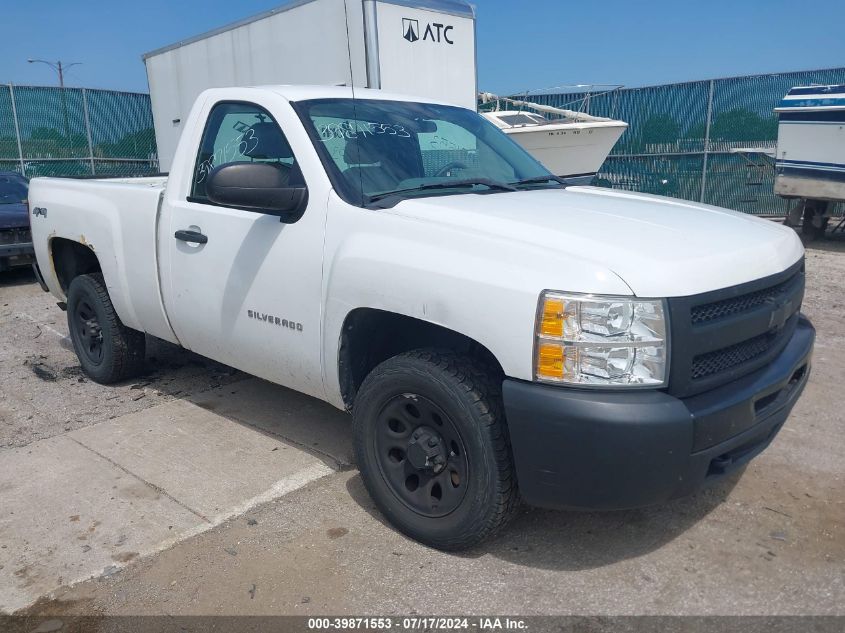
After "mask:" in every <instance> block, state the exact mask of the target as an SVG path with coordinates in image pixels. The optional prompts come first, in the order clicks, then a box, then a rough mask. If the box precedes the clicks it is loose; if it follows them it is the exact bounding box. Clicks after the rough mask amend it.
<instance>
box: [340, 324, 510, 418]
mask: <svg viewBox="0 0 845 633" xmlns="http://www.w3.org/2000/svg"><path fill="white" fill-rule="evenodd" d="M420 348H443V349H449V350H452V351H456V352H459V353H461V354H465V355H467V356H469V357H471V358H474V359H476V360H478V362H480V363H482V364H484V365H486V366H488V367H490V368H491V371H493V372H494V373H495V374H496V375H497V376H498V377H499V378H501V379H504V375H505V373H504V370H503V368H502V365H501V363H500V362H499V360H498V359H497V358H496V356H495V355H494V354H493V352H491V351H490V349H488V348H487V347H486V346H485V345H482V344H481V343H479V342H478V341H477V340H475V339H473V338H472V337H470V336H467V335H466V334H462V333H460V332H457V331H455V330H452V329H449V328H447V327H444V326H441V325H438V324H435V323H431V322H429V321H424V320H422V319H417V318H414V317H410V316H407V315H404V314H400V313H397V312H390V311H387V310H380V309H376V308H356V309H354V310H352V311H350V312H349V313H348V314H347V315H346V318H345V319H344V321H343V326H342V327H341V332H340V342H339V347H338V354H337V372H338V382H339V386H340V394H341V397H342V398H343V403H344V406H345V407H346V409H347V410H351V409H352V406H353V404H354V402H355V396H356V395H357V393H358V389H359V388H360V387H361V383H363V381H364V378H366V377H367V374H369V373H370V372H371V371H372V370H373V368H375V367H376V366H377V365H378V364H379V363H381V362H383V361H385V360H387V359H388V358H391V357H393V356H396V355H398V354H401V353H403V352H408V351H411V350H414V349H420Z"/></svg>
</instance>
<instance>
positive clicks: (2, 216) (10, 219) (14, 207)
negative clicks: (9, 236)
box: [0, 203, 29, 229]
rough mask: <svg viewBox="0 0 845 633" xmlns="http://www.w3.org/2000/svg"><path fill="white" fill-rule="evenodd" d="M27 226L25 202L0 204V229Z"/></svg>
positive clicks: (27, 213) (27, 217)
mask: <svg viewBox="0 0 845 633" xmlns="http://www.w3.org/2000/svg"><path fill="white" fill-rule="evenodd" d="M28 226H29V212H28V211H27V208H26V205H25V204H21V203H15V204H0V229H20V228H26V227H28Z"/></svg>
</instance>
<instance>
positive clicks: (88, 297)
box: [67, 273, 146, 385]
mask: <svg viewBox="0 0 845 633" xmlns="http://www.w3.org/2000/svg"><path fill="white" fill-rule="evenodd" d="M67 321H68V330H69V331H70V338H71V341H72V342H73V349H74V351H75V352H76V356H77V357H78V358H79V364H80V365H81V366H82V371H84V372H85V375H86V376H88V377H89V378H90V379H91V380H93V381H94V382H98V383H101V384H104V385H107V384H111V383H115V382H120V381H121V380H126V379H127V378H131V377H133V376H136V375H138V374H139V373H140V372H141V371H142V369H143V367H144V351H145V345H146V343H145V338H144V333H143V332H138V331H137V330H132V329H130V328H128V327H126V326H125V325H123V323H122V322H121V321H120V318H119V317H118V316H117V313H116V312H115V311H114V306H113V305H112V302H111V299H110V298H109V293H108V291H107V290H106V284H105V281H104V280H103V276H102V275H101V274H100V273H94V274H90V275H80V276H79V277H75V278H74V279H73V281H71V282H70V288H68V293H67Z"/></svg>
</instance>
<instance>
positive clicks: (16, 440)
mask: <svg viewBox="0 0 845 633" xmlns="http://www.w3.org/2000/svg"><path fill="white" fill-rule="evenodd" d="M67 335H68V330H67V320H66V317H65V313H64V312H62V311H61V310H60V309H59V308H58V307H57V306H56V303H55V300H54V299H53V297H52V295H49V294H46V293H44V292H42V291H41V288H40V287H39V286H38V284H37V283H35V278H34V277H33V275H32V273H31V272H30V270H29V269H19V270H15V271H12V272H9V273H0V393H2V400H0V420H2V422H3V423H2V424H0V448H8V447H13V446H26V445H27V444H29V443H30V442H34V441H36V440H41V439H45V438H48V437H53V436H55V435H60V434H62V433H65V432H67V431H72V430H76V429H78V428H82V427H85V426H90V425H92V424H96V423H98V422H102V421H104V420H110V419H112V418H114V417H117V416H120V415H125V414H127V413H134V412H136V411H141V410H143V409H147V408H149V407H152V406H155V405H157V404H161V403H163V402H166V401H168V400H172V399H173V398H184V397H187V396H190V395H193V394H196V393H200V392H203V391H207V390H208V389H212V388H214V387H217V386H220V385H224V384H228V383H231V382H234V381H237V380H242V379H244V378H246V375H244V374H241V373H240V372H237V371H236V370H234V369H232V368H230V367H226V366H225V365H221V364H219V363H215V362H214V361H210V360H208V359H206V358H203V357H202V356H197V355H196V354H192V353H190V352H187V351H185V350H183V349H181V348H179V347H176V346H174V345H171V344H170V343H167V342H165V341H162V340H159V339H156V338H153V337H148V338H147V371H146V373H145V375H144V376H142V377H141V378H138V379H136V380H133V381H131V382H128V383H125V384H121V385H117V386H114V387H109V388H108V389H103V387H102V386H101V385H98V384H96V383H93V382H91V381H90V380H88V379H87V378H85V377H84V376H83V375H82V370H81V368H80V367H79V362H78V360H77V358H76V354H75V353H74V352H73V350H72V346H71V343H70V339H69V338H67Z"/></svg>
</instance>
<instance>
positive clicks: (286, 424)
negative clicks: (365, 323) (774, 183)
mask: <svg viewBox="0 0 845 633" xmlns="http://www.w3.org/2000/svg"><path fill="white" fill-rule="evenodd" d="M807 269H808V288H807V295H806V298H805V304H804V311H805V312H806V313H807V314H808V315H809V316H810V318H811V319H812V320H813V321H814V324H815V326H816V328H817V330H818V339H817V346H816V352H815V360H814V368H813V374H812V376H811V379H810V383H809V385H808V387H807V389H806V392H805V395H804V397H803V398H802V400H801V401H800V402H799V404H798V406H797V407H796V409H795V411H794V412H793V415H792V417H791V418H790V420H789V422H788V423H787V425H786V427H785V428H784V430H783V431H782V432H781V433H780V435H779V436H778V438H777V439H776V440H775V442H774V443H773V444H772V446H771V447H770V448H769V449H768V450H767V451H766V452H765V453H764V454H763V455H761V456H760V457H759V458H758V459H756V460H755V461H754V462H752V464H751V465H750V466H749V467H748V468H747V469H746V471H745V472H744V473H743V474H741V475H738V476H735V477H733V478H731V479H728V480H725V481H722V482H720V483H719V484H717V485H716V486H714V487H711V488H709V489H707V490H704V491H702V492H700V493H698V494H696V495H694V496H693V497H690V498H688V499H684V500H680V501H678V502H674V503H671V504H667V505H664V506H661V507H656V508H649V509H644V510H636V511H628V512H614V513H566V512H551V511H539V510H527V511H525V512H523V513H522V514H521V515H520V516H519V517H518V519H517V520H516V521H515V522H514V524H512V525H511V526H510V528H509V529H508V530H507V532H506V533H504V534H502V535H501V536H499V537H498V538H496V539H495V540H493V541H492V542H490V543H488V544H486V545H484V546H483V547H480V548H478V549H476V550H474V551H470V552H467V553H463V554H460V555H455V554H444V553H441V552H437V551H433V550H430V549H427V548H425V547H422V546H420V545H418V544H416V543H414V542H412V541H409V540H408V539H406V538H404V537H402V536H401V535H399V534H397V533H396V532H394V531H393V530H392V529H391V528H390V527H389V526H387V525H386V524H385V523H384V521H383V520H382V518H381V517H380V516H379V515H378V513H377V512H376V511H375V509H374V508H373V505H372V503H371V502H370V500H369V498H368V497H367V495H366V493H365V491H364V489H363V486H362V484H361V482H360V478H359V477H358V475H357V473H356V471H355V470H354V468H353V467H352V466H351V465H350V462H351V456H350V453H351V446H350V439H349V429H348V420H347V419H346V417H345V415H344V414H342V413H340V412H337V411H336V410H334V409H333V408H331V407H329V406H327V405H324V404H322V403H320V402H317V401H315V400H312V399H310V398H307V397H304V396H301V395H299V394H295V393H293V392H290V391H288V390H285V389H282V388H280V387H276V386H273V385H269V384H267V383H263V382H261V381H258V380H255V379H252V378H249V377H248V376H246V375H244V374H241V373H239V372H236V371H234V370H232V369H230V368H227V367H225V366H222V365H219V364H217V363H213V362H211V361H208V360H205V359H202V358H200V357H197V356H195V355H193V354H190V353H188V352H185V351H183V350H179V349H177V348H174V347H173V346H170V345H167V344H165V343H162V342H158V341H152V340H151V341H149V348H148V359H149V373H148V375H146V376H144V377H143V378H142V379H140V380H135V381H132V382H131V383H127V384H123V385H118V386H114V387H102V386H100V385H96V384H93V383H91V382H90V381H88V380H87V379H85V378H84V377H83V376H82V375H81V373H80V371H79V367H78V364H77V362H76V358H75V356H74V354H73V353H72V352H71V351H69V349H68V345H67V342H66V339H65V338H64V337H65V335H66V325H65V322H64V313H62V312H61V311H60V310H59V309H58V308H57V307H56V306H55V303H54V302H53V301H52V299H51V297H50V296H49V295H46V294H44V293H42V292H41V290H40V288H39V287H38V286H37V285H36V284H34V283H33V280H32V278H31V276H29V274H28V273H26V272H18V273H13V274H4V275H0V422H2V423H0V612H2V611H4V610H5V611H6V612H11V611H14V610H17V609H24V610H26V611H27V612H28V613H35V614H65V615H68V614H172V615H183V614H297V615H308V614H325V613H333V614H343V613H349V614H363V613H366V614H373V613H376V614H411V613H421V614H449V613H468V614H469V613H477V614H484V613H510V614H521V615H531V614H607V615H612V614H767V615H772V614H779V615H790V614H819V615H822V614H845V481H843V479H845V441H843V439H842V438H843V427H845V414H843V409H842V405H841V403H840V400H839V395H840V391H841V388H842V380H843V377H845V330H843V326H842V318H841V314H842V310H843V308H845V244H843V243H841V242H839V243H833V242H824V243H820V244H819V245H814V246H812V247H811V248H810V249H809V250H808V252H807ZM81 537H85V538H81ZM86 578H88V579H87V580H86Z"/></svg>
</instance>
